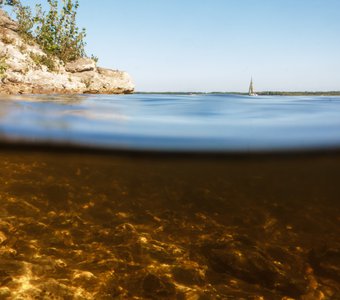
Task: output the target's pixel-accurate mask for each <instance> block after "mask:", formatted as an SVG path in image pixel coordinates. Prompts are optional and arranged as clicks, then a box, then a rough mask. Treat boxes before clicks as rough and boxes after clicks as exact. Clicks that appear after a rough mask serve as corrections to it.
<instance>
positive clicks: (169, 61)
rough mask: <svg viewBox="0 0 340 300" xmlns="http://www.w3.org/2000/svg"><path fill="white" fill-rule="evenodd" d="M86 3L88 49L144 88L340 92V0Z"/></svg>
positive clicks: (83, 21) (82, 12) (82, 20)
mask: <svg viewBox="0 0 340 300" xmlns="http://www.w3.org/2000/svg"><path fill="white" fill-rule="evenodd" d="M23 2H24V3H31V4H32V3H35V2H37V1H35V0H34V1H33V0H31V1H29V0H24V1H23ZM79 2H80V8H79V18H78V21H79V25H80V26H81V27H85V28H86V29H87V33H88V36H87V43H88V45H87V52H88V54H92V53H93V54H95V55H96V56H98V57H99V64H100V65H102V66H105V67H109V68H113V69H122V70H126V71H128V72H129V73H130V74H131V75H132V77H133V79H134V81H135V83H136V87H137V90H138V91H246V90H247V89H248V85H249V80H250V77H251V76H253V77H254V82H255V88H256V89H257V90H286V91H292V90H299V91H301V90H303V91H304V90H310V91H313V90H340V1H339V0H209V1H208V0H171V1H169V0H168V1H166V0H100V1H93V0H80V1H79ZM99 4H100V5H99Z"/></svg>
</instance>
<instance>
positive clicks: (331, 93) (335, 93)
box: [135, 91, 340, 96]
mask: <svg viewBox="0 0 340 300" xmlns="http://www.w3.org/2000/svg"><path fill="white" fill-rule="evenodd" d="M256 93H257V94H258V95H259V96H340V91H328V92H279V91H263V92H256ZM135 94H148V95H150V94H151V95H152V94H154V95H155V94H157V95H163V94H164V95H169V94H170V95H192V94H195V95H214V94H216V95H219V94H231V95H248V93H240V92H138V91H137V92H135Z"/></svg>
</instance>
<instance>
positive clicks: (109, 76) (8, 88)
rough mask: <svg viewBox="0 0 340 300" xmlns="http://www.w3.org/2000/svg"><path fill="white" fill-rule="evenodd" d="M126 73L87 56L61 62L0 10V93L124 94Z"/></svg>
mask: <svg viewBox="0 0 340 300" xmlns="http://www.w3.org/2000/svg"><path fill="white" fill-rule="evenodd" d="M133 91H134V84H133V82H132V80H131V77H130V76H129V74H127V73H126V72H123V71H117V70H110V69H104V68H99V67H97V66H96V62H95V61H94V60H92V59H89V58H81V59H79V60H77V61H74V62H71V63H67V64H64V63H63V62H62V61H61V60H59V59H57V58H51V57H49V56H48V55H47V54H46V53H44V52H43V51H42V50H41V48H40V47H39V46H38V45H37V44H36V43H34V42H33V41H26V39H23V38H22V37H21V36H20V35H19V33H18V25H17V23H16V22H14V21H13V20H12V19H10V18H9V16H8V15H7V14H6V13H5V12H4V11H2V10H1V9H0V94H1V93H2V94H30V93H34V94H45V93H46V94H48V93H65V94H82V93H100V94H123V93H124V94H127V93H132V92H133Z"/></svg>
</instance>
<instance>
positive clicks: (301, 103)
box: [0, 94, 340, 152]
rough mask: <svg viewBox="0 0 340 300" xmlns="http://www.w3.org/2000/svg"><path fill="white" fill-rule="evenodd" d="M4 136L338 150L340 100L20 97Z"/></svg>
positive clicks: (4, 118) (0, 131)
mask: <svg viewBox="0 0 340 300" xmlns="http://www.w3.org/2000/svg"><path fill="white" fill-rule="evenodd" d="M0 135H1V136H0V138H2V139H10V140H13V139H21V140H26V141H32V140H33V141H34V142H42V141H49V142H57V143H60V142H66V143H71V144H78V145H87V146H92V147H106V148H116V149H117V148H119V149H152V150H190V151H206V150H209V151H224V152H225V151H249V150H250V151H251V150H282V149H301V148H303V149H305V148H310V147H313V148H315V147H316V148H325V147H339V146H340V97H268V96H267V97H255V98H254V97H246V96H231V95H191V96H173V95H171V96H170V95H138V94H136V95H127V96H61V97H58V96H25V97H13V98H10V99H8V98H7V99H6V98H5V99H4V100H2V102H1V108H0Z"/></svg>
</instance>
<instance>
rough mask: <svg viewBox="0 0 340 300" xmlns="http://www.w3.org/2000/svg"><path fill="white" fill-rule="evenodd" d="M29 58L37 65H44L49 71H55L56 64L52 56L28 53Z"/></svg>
mask: <svg viewBox="0 0 340 300" xmlns="http://www.w3.org/2000/svg"><path fill="white" fill-rule="evenodd" d="M30 57H31V59H32V60H33V61H34V63H35V64H36V65H37V66H46V67H47V69H48V70H49V71H51V72H53V71H56V69H57V68H56V64H55V61H54V59H53V57H52V56H49V55H40V54H35V53H33V52H31V53H30Z"/></svg>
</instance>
